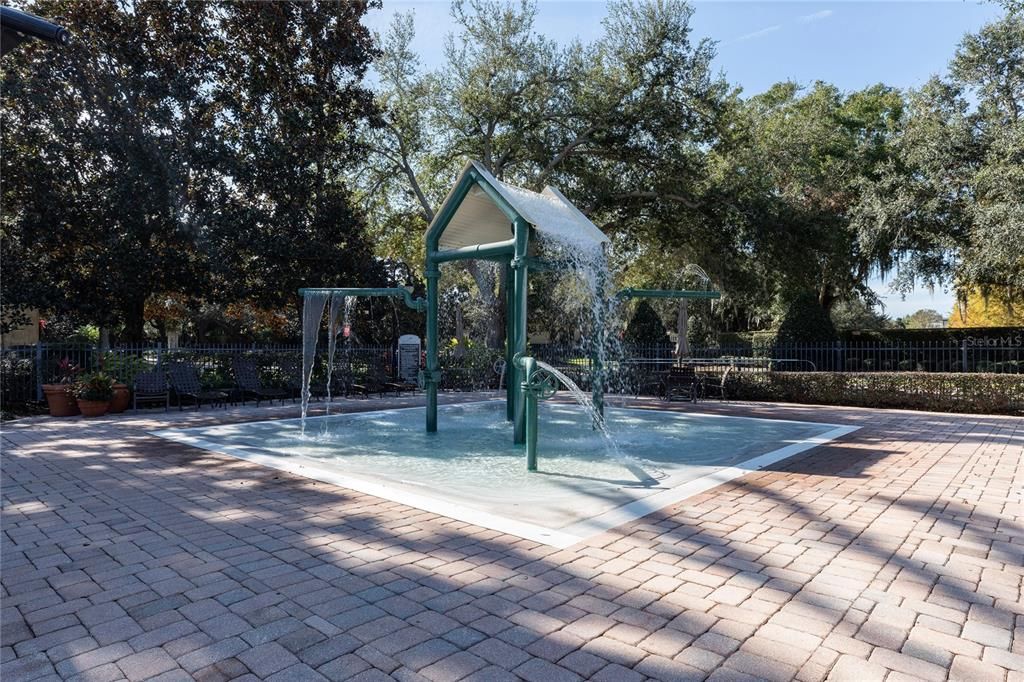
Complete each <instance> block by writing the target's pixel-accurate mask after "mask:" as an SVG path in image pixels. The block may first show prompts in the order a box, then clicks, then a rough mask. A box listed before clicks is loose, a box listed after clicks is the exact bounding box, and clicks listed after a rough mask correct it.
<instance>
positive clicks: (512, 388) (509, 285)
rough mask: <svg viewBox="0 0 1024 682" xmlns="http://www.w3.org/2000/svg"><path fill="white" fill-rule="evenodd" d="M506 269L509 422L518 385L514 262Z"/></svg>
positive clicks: (507, 405) (506, 398)
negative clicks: (514, 354)
mask: <svg viewBox="0 0 1024 682" xmlns="http://www.w3.org/2000/svg"><path fill="white" fill-rule="evenodd" d="M504 269H505V419H506V420H507V421H509V422H511V421H513V419H514V418H515V412H516V410H515V405H516V390H517V389H516V385H515V382H513V381H512V379H513V377H514V376H515V373H514V372H513V369H514V367H513V366H512V365H513V362H512V356H513V352H512V345H513V344H514V343H515V341H516V336H515V321H514V318H515V305H514V302H515V301H514V299H513V296H512V292H513V289H514V288H515V277H514V274H513V271H512V264H511V263H508V262H506V263H505V264H504Z"/></svg>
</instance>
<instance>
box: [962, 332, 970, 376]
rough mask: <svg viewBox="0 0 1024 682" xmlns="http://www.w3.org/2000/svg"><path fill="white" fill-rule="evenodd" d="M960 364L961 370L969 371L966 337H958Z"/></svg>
mask: <svg viewBox="0 0 1024 682" xmlns="http://www.w3.org/2000/svg"><path fill="white" fill-rule="evenodd" d="M960 364H961V365H963V369H961V370H960V371H961V372H970V371H971V370H970V369H968V368H967V339H960Z"/></svg>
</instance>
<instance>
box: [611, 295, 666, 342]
mask: <svg viewBox="0 0 1024 682" xmlns="http://www.w3.org/2000/svg"><path fill="white" fill-rule="evenodd" d="M622 340H623V341H625V342H626V343H642V344H657V343H660V344H667V343H668V342H669V338H668V332H667V331H665V325H664V323H662V321H661V317H660V316H659V315H658V313H657V311H655V310H654V308H653V307H652V306H651V304H650V303H649V302H648V301H645V300H641V301H640V303H638V304H637V306H636V311H635V312H634V313H633V317H632V318H630V320H629V324H628V325H626V333H625V334H624V336H623V338H622Z"/></svg>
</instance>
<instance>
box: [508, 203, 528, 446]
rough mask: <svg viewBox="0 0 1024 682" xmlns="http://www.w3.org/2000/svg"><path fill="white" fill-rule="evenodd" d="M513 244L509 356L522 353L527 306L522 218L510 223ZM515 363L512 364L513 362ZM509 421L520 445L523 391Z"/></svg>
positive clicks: (525, 232)
mask: <svg viewBox="0 0 1024 682" xmlns="http://www.w3.org/2000/svg"><path fill="white" fill-rule="evenodd" d="M513 225H514V229H515V235H516V243H515V247H516V249H515V258H513V259H512V269H513V271H514V275H513V277H514V289H515V292H514V301H513V308H512V319H513V321H514V324H515V327H514V329H513V332H514V335H513V338H514V341H515V342H514V344H513V350H512V352H513V355H515V354H519V355H525V354H526V308H527V293H528V289H527V285H528V277H529V267H528V266H527V264H526V251H527V249H528V248H529V245H530V224H529V223H528V222H526V220H524V219H523V218H516V219H515V221H514V223H513ZM514 364H515V363H513V365H514ZM522 377H523V375H522V373H521V372H520V370H519V368H516V370H515V376H512V377H509V380H510V381H515V385H518V384H519V382H520V381H522ZM514 417H515V419H514V424H513V429H512V431H513V435H512V438H513V443H515V444H516V445H522V444H523V443H524V442H525V440H526V406H525V404H524V400H523V392H522V391H517V392H516V405H515V415H514Z"/></svg>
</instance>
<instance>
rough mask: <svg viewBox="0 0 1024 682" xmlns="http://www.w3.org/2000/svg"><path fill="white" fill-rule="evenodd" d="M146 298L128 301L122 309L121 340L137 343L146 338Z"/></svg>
mask: <svg viewBox="0 0 1024 682" xmlns="http://www.w3.org/2000/svg"><path fill="white" fill-rule="evenodd" d="M145 324H146V299H145V298H136V299H134V300H131V301H128V302H127V303H126V305H125V309H124V338H123V339H122V340H123V341H129V342H133V343H138V342H141V341H145V340H146V331H145Z"/></svg>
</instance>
